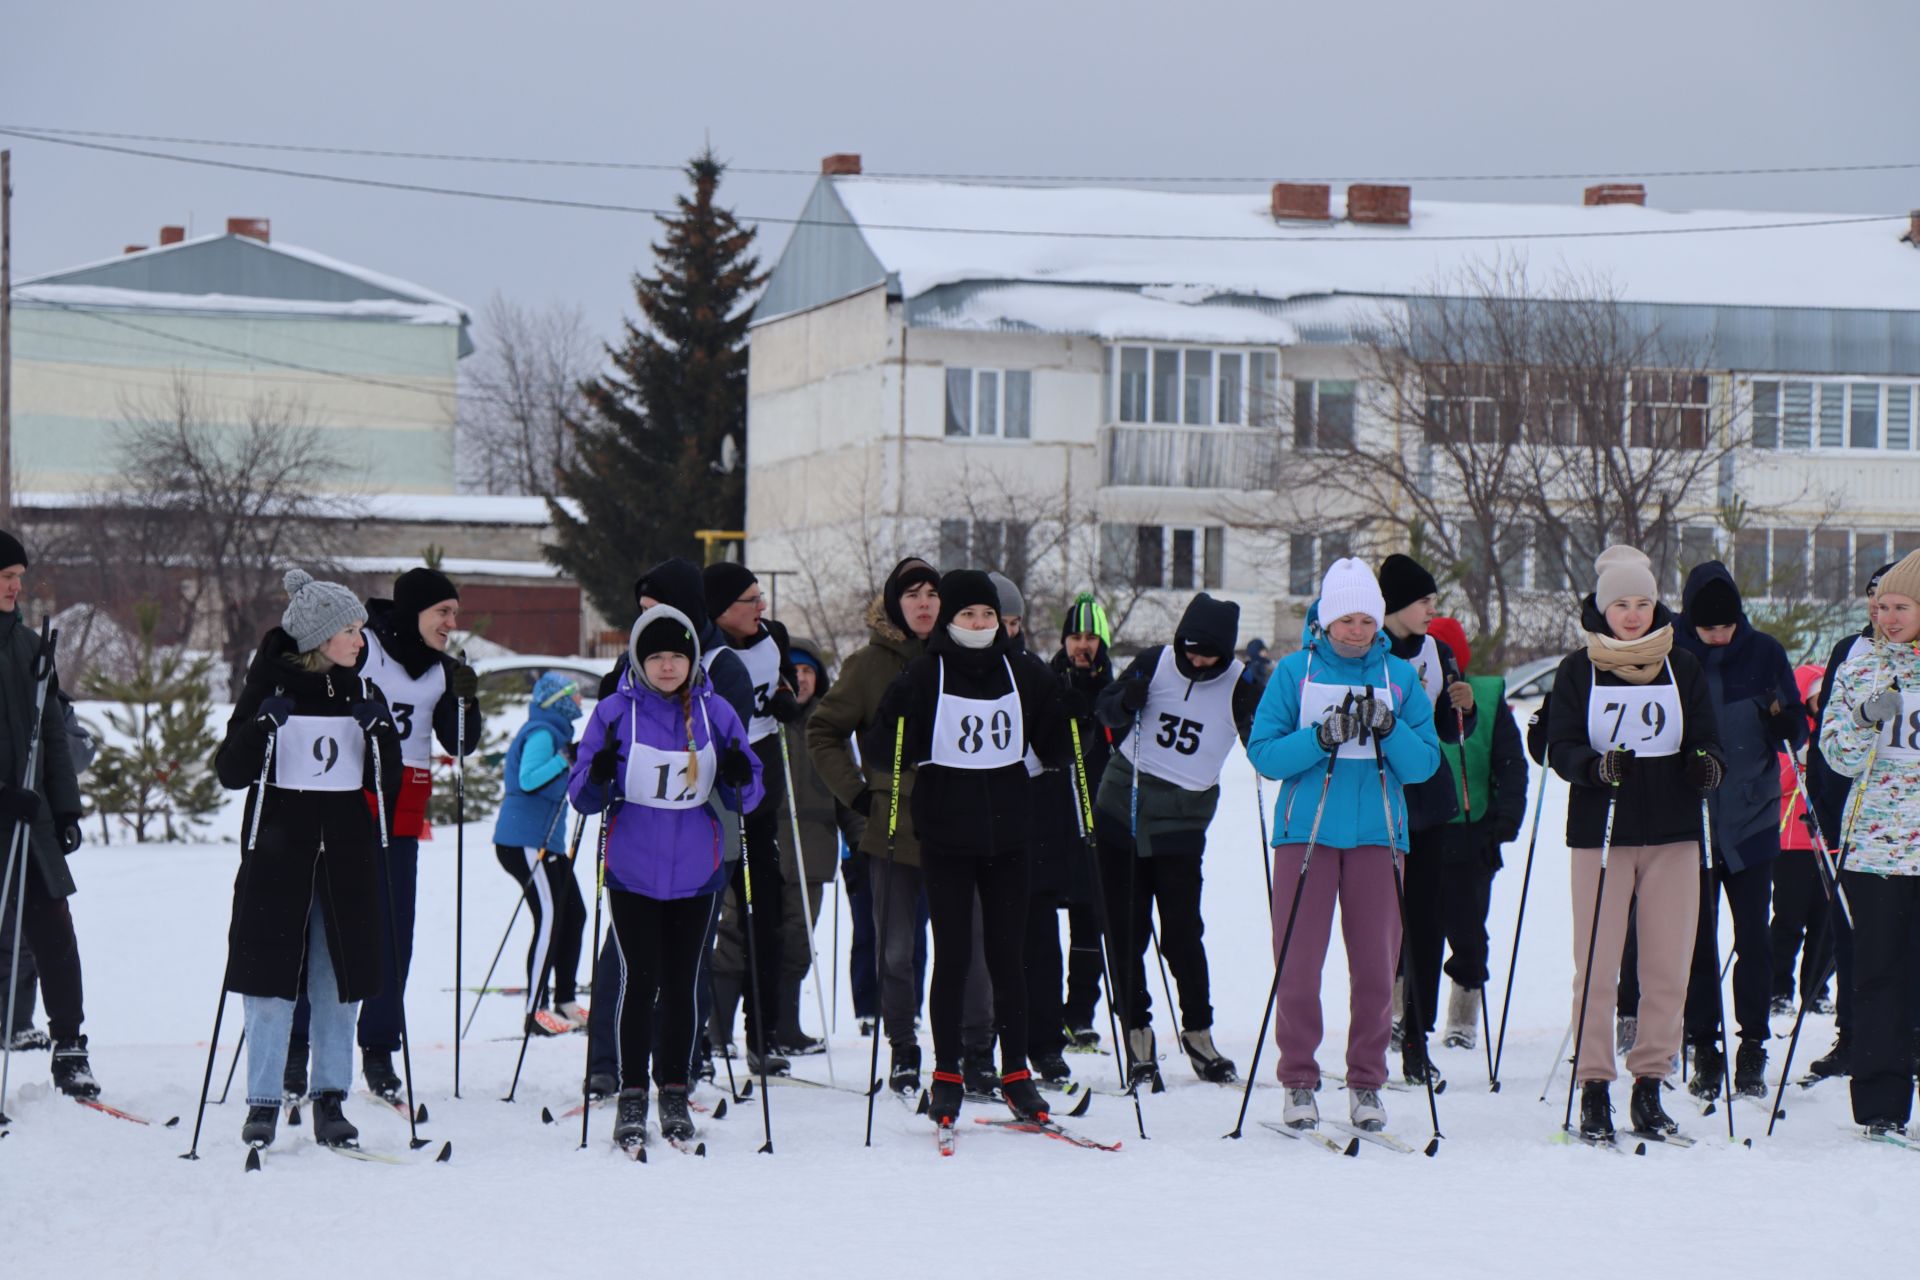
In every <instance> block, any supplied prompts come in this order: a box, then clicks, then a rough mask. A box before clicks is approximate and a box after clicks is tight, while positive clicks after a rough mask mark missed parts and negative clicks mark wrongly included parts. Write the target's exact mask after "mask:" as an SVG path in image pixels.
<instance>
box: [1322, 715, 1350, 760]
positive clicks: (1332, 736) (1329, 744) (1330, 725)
mask: <svg viewBox="0 0 1920 1280" xmlns="http://www.w3.org/2000/svg"><path fill="white" fill-rule="evenodd" d="M1359 736H1360V717H1359V716H1356V715H1353V714H1352V713H1350V712H1346V711H1335V712H1333V713H1332V714H1331V715H1329V716H1328V717H1327V718H1326V719H1325V720H1322V721H1321V722H1320V723H1319V724H1317V725H1315V726H1314V729H1313V740H1314V741H1315V742H1318V743H1319V744H1320V749H1321V750H1322V751H1324V752H1326V753H1327V754H1329V755H1331V754H1333V753H1334V752H1335V751H1338V750H1339V749H1340V746H1341V744H1342V743H1347V742H1352V741H1353V740H1354V739H1355V738H1357V737H1359Z"/></svg>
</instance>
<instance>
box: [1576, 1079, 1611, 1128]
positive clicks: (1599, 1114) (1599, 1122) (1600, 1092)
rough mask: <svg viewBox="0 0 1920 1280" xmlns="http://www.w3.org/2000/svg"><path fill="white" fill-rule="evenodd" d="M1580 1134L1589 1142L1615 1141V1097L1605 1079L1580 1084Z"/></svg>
mask: <svg viewBox="0 0 1920 1280" xmlns="http://www.w3.org/2000/svg"><path fill="white" fill-rule="evenodd" d="M1580 1136H1581V1137H1583V1138H1585V1139H1586V1140H1587V1141H1589V1142H1612V1141H1613V1099H1612V1098H1610V1097H1608V1096H1607V1082H1606V1081H1605V1080H1589V1081H1587V1082H1586V1083H1585V1084H1583V1085H1581V1086H1580Z"/></svg>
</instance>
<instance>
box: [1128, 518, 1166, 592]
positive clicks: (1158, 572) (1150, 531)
mask: <svg viewBox="0 0 1920 1280" xmlns="http://www.w3.org/2000/svg"><path fill="white" fill-rule="evenodd" d="M1137 539H1138V546H1139V550H1138V552H1137V554H1136V555H1135V557H1134V561H1133V585H1134V586H1136V587H1164V586H1165V585H1166V584H1167V566H1166V555H1165V547H1166V531H1165V530H1163V529H1162V528H1161V527H1160V526H1159V525H1157V524H1143V525H1141V526H1140V531H1139V533H1138V535H1137Z"/></svg>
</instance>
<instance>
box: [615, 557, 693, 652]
mask: <svg viewBox="0 0 1920 1280" xmlns="http://www.w3.org/2000/svg"><path fill="white" fill-rule="evenodd" d="M643 589H644V594H646V595H649V596H652V597H653V598H654V599H655V600H657V601H659V602H660V603H661V604H664V605H671V606H672V607H673V608H675V609H677V610H679V611H680V616H681V618H682V619H683V620H684V621H685V622H686V623H687V629H688V630H689V631H692V632H693V634H694V635H695V636H699V637H702V638H703V640H704V637H705V635H706V632H707V627H708V618H707V588H706V582H705V580H704V579H702V578H701V576H700V566H698V565H696V564H694V562H693V561H691V560H684V559H682V558H680V557H679V556H675V557H673V558H672V559H670V560H662V561H661V562H660V563H659V564H656V565H654V566H653V567H652V568H651V569H648V570H647V571H646V572H645V573H643V574H641V575H640V576H639V577H637V578H635V579H634V580H633V602H634V604H635V606H638V605H639V603H640V597H641V595H642V594H643Z"/></svg>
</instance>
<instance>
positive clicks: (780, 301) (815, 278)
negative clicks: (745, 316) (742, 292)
mask: <svg viewBox="0 0 1920 1280" xmlns="http://www.w3.org/2000/svg"><path fill="white" fill-rule="evenodd" d="M800 217H801V222H800V224H799V225H798V226H796V227H795V228H794V229H793V234H792V235H791V236H790V237H788V239H787V247H786V248H785V249H783V250H781V253H780V261H779V262H777V263H775V264H774V268H773V272H772V274H771V275H770V276H769V277H768V280H767V288H766V291H765V292H764V293H762V294H761V295H760V300H759V301H758V302H756V303H755V304H754V307H753V323H754V324H764V323H765V322H766V321H768V320H772V319H774V318H776V317H778V316H784V315H791V314H793V313H794V312H796V311H807V310H810V309H812V308H814V307H818V306H824V305H825V304H826V303H829V302H834V301H837V300H839V299H841V298H847V297H851V296H852V295H854V294H856V293H859V292H861V291H862V290H864V289H871V288H873V287H874V286H875V285H880V284H885V283H887V269H886V267H884V266H883V265H881V262H880V259H879V258H877V257H875V256H874V253H873V250H872V249H871V248H869V247H868V245H867V240H866V237H865V236H863V235H861V234H860V228H859V227H857V226H856V225H854V221H853V218H852V216H851V215H849V214H848V213H847V207H846V205H844V204H842V203H841V202H840V195H839V193H838V192H836V191H835V190H834V188H833V184H832V183H831V182H817V183H815V184H814V187H813V194H812V195H810V196H808V197H807V207H806V208H805V209H803V210H801V211H800Z"/></svg>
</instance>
